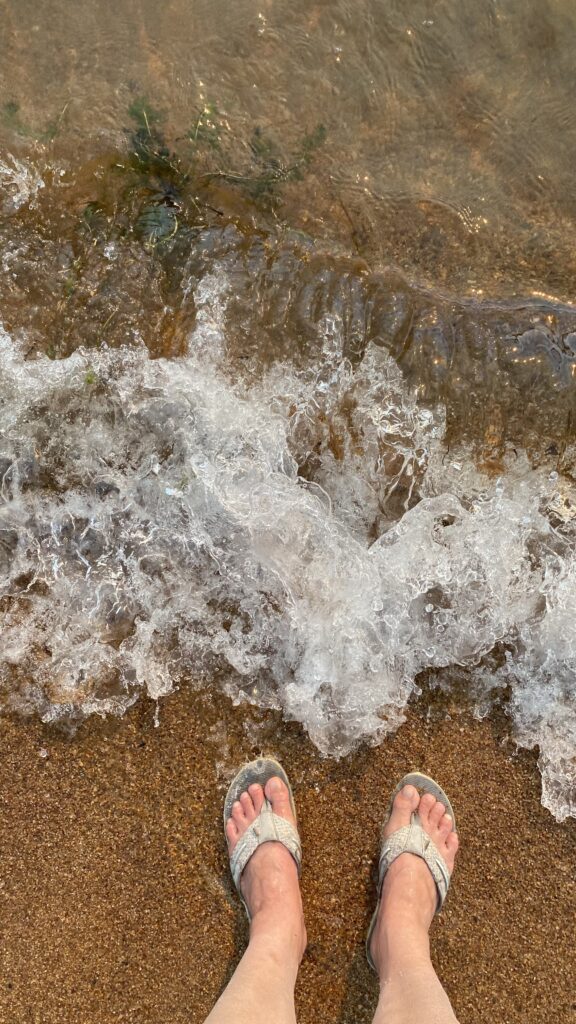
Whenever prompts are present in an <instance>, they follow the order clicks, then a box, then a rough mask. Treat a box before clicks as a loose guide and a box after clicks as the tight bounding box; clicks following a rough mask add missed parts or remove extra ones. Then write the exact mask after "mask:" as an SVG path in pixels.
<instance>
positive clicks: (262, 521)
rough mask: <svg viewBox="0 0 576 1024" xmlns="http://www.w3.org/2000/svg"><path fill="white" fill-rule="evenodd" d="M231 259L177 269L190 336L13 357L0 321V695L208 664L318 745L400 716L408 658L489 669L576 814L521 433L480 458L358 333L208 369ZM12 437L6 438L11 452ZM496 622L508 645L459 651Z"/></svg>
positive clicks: (562, 648)
mask: <svg viewBox="0 0 576 1024" xmlns="http://www.w3.org/2000/svg"><path fill="white" fill-rule="evenodd" d="M228 291H229V287H228V282H227V281H226V279H225V278H224V277H223V275H222V274H221V273H219V272H218V271H216V272H215V273H214V274H213V275H212V276H211V277H210V278H209V279H205V280H204V282H203V285H202V287H201V289H199V290H197V293H196V295H195V301H196V306H197V309H199V317H198V323H197V328H196V331H195V333H194V334H193V336H192V337H191V339H190V346H189V354H188V355H187V356H186V357H185V358H183V359H179V360H174V361H167V360H163V359H159V360H156V361H153V360H150V359H149V358H148V356H147V353H146V352H144V351H137V352H136V351H133V350H127V349H121V350H115V351H106V350H103V351H99V352H90V353H88V352H82V351H80V352H76V353H75V354H74V355H73V356H71V357H70V358H69V359H66V360H62V361H50V360H49V359H46V358H39V359H37V360H35V361H28V362H25V361H24V360H23V359H22V357H21V355H20V354H19V352H18V350H17V347H16V346H15V345H14V343H13V342H12V340H11V339H10V338H9V336H8V335H7V334H6V332H2V333H0V350H1V351H0V395H1V399H2V402H1V406H0V459H1V458H2V457H4V463H3V464H2V465H3V469H2V477H3V479H2V489H1V494H2V503H1V504H0V583H1V590H0V594H4V595H10V596H11V597H12V601H11V602H9V606H8V611H7V612H6V614H5V619H4V624H3V631H2V638H1V642H0V683H1V684H2V686H3V690H4V692H5V693H6V698H5V700H6V703H7V704H9V705H10V706H13V707H20V708H22V709H25V708H26V709H30V708H33V709H36V710H38V711H39V713H40V714H41V715H42V717H43V718H44V719H45V720H52V719H54V718H57V717H61V716H69V715H77V714H80V715H83V714H89V713H92V712H98V713H107V712H116V713H121V712H122V711H123V710H124V709H125V708H127V707H128V706H129V705H130V704H131V703H132V702H133V701H134V700H135V699H137V697H138V694H139V693H140V692H141V691H142V690H144V689H146V690H147V691H148V693H149V694H150V695H151V696H152V697H153V698H155V699H158V698H160V697H161V696H162V695H163V694H166V693H167V692H169V691H170V690H171V689H172V688H173V687H174V685H176V684H177V683H179V682H182V681H185V680H187V679H192V680H194V681H195V682H197V683H204V684H205V685H210V684H211V683H212V681H213V679H214V676H215V672H216V671H217V672H218V675H219V677H223V678H224V681H225V685H226V686H227V688H228V690H229V692H230V693H231V694H232V695H233V696H234V698H235V699H238V700H243V699H250V700H252V701H254V702H257V703H260V704H261V705H264V706H273V707H281V708H282V709H283V711H284V713H285V715H286V716H287V717H289V718H294V719H297V720H298V721H300V722H302V723H303V724H304V725H305V727H306V728H307V730H308V732H309V733H310V736H311V737H312V739H313V741H314V742H315V743H316V744H317V746H318V747H319V748H320V749H321V750H322V751H325V752H326V753H330V754H335V755H337V756H340V755H342V754H345V753H346V752H348V751H349V750H351V749H352V748H353V746H354V745H355V744H356V743H357V742H358V741H359V740H360V739H362V738H366V737H369V738H370V737H371V738H375V737H378V736H382V735H383V734H385V733H387V732H389V731H391V730H393V729H395V728H396V727H397V726H398V725H399V724H400V722H401V721H402V720H403V715H404V710H405V707H406V703H407V701H408V699H409V697H410V695H411V694H412V693H413V692H414V690H415V689H416V688H417V682H416V680H417V676H418V673H420V672H421V671H422V670H424V669H427V668H435V669H438V668H443V667H446V668H449V667H450V666H454V665H458V666H465V667H467V668H469V669H470V672H471V679H473V680H474V694H475V697H474V699H475V700H476V701H477V702H478V707H479V709H482V713H483V710H485V707H486V702H487V700H488V697H489V694H490V692H491V690H492V689H493V688H494V687H497V688H502V687H503V686H505V685H509V686H510V688H511V693H512V697H511V702H510V711H511V714H512V717H513V723H514V728H515V730H516V734H517V736H518V739H519V741H520V742H522V743H523V744H525V745H527V746H533V745H535V744H538V745H539V747H540V751H541V767H542V772H543V784H544V802H545V803H546V806H548V807H549V808H550V810H552V812H553V813H554V814H556V816H557V817H558V818H562V817H565V816H566V815H567V814H575V813H576V767H575V764H574V757H573V751H574V749H576V746H575V740H576V733H575V728H576V726H575V722H576V714H575V703H576V701H575V682H574V667H575V663H576V662H575V658H576V641H575V640H574V639H573V637H574V633H573V629H572V624H573V621H574V614H575V612H576V607H575V602H576V598H575V597H574V594H575V593H576V590H575V586H574V584H575V582H576V578H575V577H576V562H575V559H574V538H573V536H572V535H571V533H570V524H567V527H566V530H565V531H564V534H563V536H562V537H560V536H558V535H557V534H556V533H555V531H554V529H553V527H552V526H551V523H550V520H549V516H548V514H547V512H546V509H547V508H549V507H551V506H552V505H553V504H554V501H555V498H556V497H557V492H558V488H559V486H560V484H559V481H558V480H555V479H554V480H550V479H549V477H548V475H547V474H546V473H544V472H543V471H541V472H540V471H535V470H533V469H531V468H530V465H529V462H528V460H527V458H526V457H525V456H523V455H522V454H521V453H520V455H519V456H518V457H514V458H513V459H512V460H511V461H510V464H509V465H508V467H507V470H506V472H505V473H504V474H503V476H502V477H501V479H500V480H499V481H493V480H490V479H489V478H488V477H486V476H483V475H482V474H480V473H479V472H477V470H476V469H475V468H474V463H473V460H472V458H471V455H470V453H469V452H467V451H466V450H465V449H464V448H463V449H461V450H459V451H453V452H451V453H450V458H449V459H447V458H446V452H445V449H444V446H443V440H442V439H443V434H444V414H443V410H442V409H441V408H436V409H427V408H423V407H422V406H421V405H419V403H418V401H417V398H416V395H415V394H414V393H412V392H411V391H410V390H409V389H408V388H407V387H406V385H405V384H404V382H403V381H402V378H401V376H400V374H399V371H398V369H397V368H396V366H395V365H394V363H393V362H392V361H391V360H390V359H389V358H388V357H387V356H385V355H384V354H383V352H382V351H381V350H379V349H376V348H370V349H369V350H368V351H367V353H366V355H365V357H364V359H363V360H362V362H361V363H360V365H359V366H358V367H356V368H353V367H352V366H351V365H350V364H349V363H347V362H346V361H344V360H343V359H342V356H341V346H340V345H339V340H338V339H339V333H338V324H337V323H335V322H331V323H329V324H327V323H325V324H324V325H323V338H324V349H323V351H322V355H321V358H320V359H319V362H318V365H317V366H315V367H314V368H313V369H310V370H308V371H298V372H297V371H296V370H295V369H294V368H292V367H290V366H286V365H276V366H275V367H273V368H272V370H270V371H269V372H268V373H267V374H266V376H265V377H264V378H263V379H261V380H260V381H259V383H257V384H252V385H251V386H248V385H245V384H242V382H241V381H239V380H238V379H237V374H236V373H232V371H231V370H230V369H227V366H228V365H229V360H228V357H227V354H226V339H227V328H226V308H225V303H226V295H227V294H228ZM8 460H9V463H8ZM497 644H500V645H505V647H506V649H507V651H508V657H507V661H506V663H505V664H504V665H503V667H502V668H500V669H497V670H496V669H487V668H486V666H485V665H484V664H483V662H482V659H483V658H484V657H485V656H486V655H488V654H489V652H490V651H492V650H493V648H494V647H495V645H497Z"/></svg>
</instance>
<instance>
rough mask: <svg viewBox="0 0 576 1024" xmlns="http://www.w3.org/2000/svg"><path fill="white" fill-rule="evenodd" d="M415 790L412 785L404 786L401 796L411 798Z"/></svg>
mask: <svg viewBox="0 0 576 1024" xmlns="http://www.w3.org/2000/svg"><path fill="white" fill-rule="evenodd" d="M415 792H416V791H415V789H414V786H404V789H403V790H402V796H404V797H406V799H407V800H413V799H414V794H415Z"/></svg>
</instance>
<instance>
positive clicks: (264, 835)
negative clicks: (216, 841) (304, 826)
mask: <svg viewBox="0 0 576 1024" xmlns="http://www.w3.org/2000/svg"><path fill="white" fill-rule="evenodd" d="M273 842H275V843H282V845H283V846H285V847H286V849H287V850H288V853H290V854H291V855H292V857H293V858H294V860H295V862H296V867H297V868H298V874H300V867H301V865H302V846H301V843H300V836H299V835H298V831H297V829H296V828H295V827H294V825H293V824H292V823H291V822H290V821H286V818H281V817H280V815H279V814H274V811H273V810H272V805H271V803H270V801H269V800H264V804H263V806H262V810H261V811H260V814H259V815H258V817H257V818H256V820H255V821H253V822H252V824H251V825H250V826H249V827H248V828H247V829H246V831H245V833H244V835H243V836H240V839H239V840H238V842H237V843H236V846H235V847H234V852H233V854H232V856H231V857H230V870H231V872H232V878H233V879H234V885H235V886H236V888H237V889H238V892H240V878H241V877H242V872H243V871H244V868H245V867H246V865H247V863H248V861H249V860H250V857H251V856H252V854H253V853H256V850H257V849H258V847H259V846H262V844H263V843H273Z"/></svg>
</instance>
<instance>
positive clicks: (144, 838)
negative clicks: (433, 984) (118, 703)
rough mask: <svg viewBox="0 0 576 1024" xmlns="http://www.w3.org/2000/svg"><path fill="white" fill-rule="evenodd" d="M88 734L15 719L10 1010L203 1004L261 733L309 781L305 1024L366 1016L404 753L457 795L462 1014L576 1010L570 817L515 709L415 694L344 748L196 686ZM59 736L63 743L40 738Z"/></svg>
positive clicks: (228, 965) (449, 965)
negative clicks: (245, 769) (392, 718)
mask: <svg viewBox="0 0 576 1024" xmlns="http://www.w3.org/2000/svg"><path fill="white" fill-rule="evenodd" d="M154 710H155V708H154V705H152V704H150V703H149V702H145V701H142V702H141V703H140V704H139V705H137V706H136V707H135V708H134V709H133V710H132V711H131V712H130V713H129V714H128V715H127V716H126V717H125V718H124V719H123V720H120V721H110V720H109V721H106V722H102V721H99V720H98V721H96V720H94V721H90V722H88V723H87V724H85V725H84V726H83V727H82V728H81V730H80V731H79V732H78V733H77V735H76V736H75V737H74V738H70V737H67V736H66V735H64V734H63V733H62V732H59V731H57V730H54V729H53V728H49V727H45V726H42V725H41V724H39V723H38V722H37V721H32V720H29V721H23V720H8V719H3V720H2V721H0V735H1V744H2V757H1V759H0V794H1V796H0V800H1V819H0V820H1V828H0V863H1V865H2V870H1V876H0V928H1V934H2V940H1V941H2V945H1V957H2V963H1V970H0V1021H1V1022H2V1024H61V1022H63V1021H66V1022H67V1024H80V1022H82V1024H85V1022H94V1024H112V1022H115V1024H117V1022H138V1024H152V1022H154V1024H181V1022H182V1024H184V1022H186V1024H196V1022H201V1021H202V1020H203V1019H204V1017H205V1016H206V1014H207V1013H208V1011H209V1010H210V1008H211V1005H212V1004H213V1002H214V1000H215V999H216V997H217V995H218V993H219V991H220V989H221V987H222V986H223V984H224V983H225V981H226V979H227V978H228V976H229V974H230V972H231V970H232V969H233V967H234V965H235V963H236V962H237V959H238V957H239V955H240V953H241V950H242V948H243V943H244V941H245V936H246V926H245V921H244V918H243V914H242V912H241V910H240V907H239V905H238V901H237V899H236V898H235V896H234V895H233V894H232V891H231V888H230V881H229V876H228V870H227V861H226V856H225V851H224V845H223V839H222V826H221V806H222V800H223V796H224V792H225V789H226V785H227V781H228V779H229V778H230V776H231V774H232V773H233V771H234V769H235V768H236V766H237V765H238V763H239V762H241V761H242V760H243V759H247V758H250V757H252V756H254V755H255V754H257V753H259V752H260V751H261V750H264V751H266V752H273V753H274V754H276V756H278V757H279V758H280V759H281V760H283V762H284V763H285V765H286V767H287V769H288V770H289V772H290V775H291V777H292V779H293V782H294V788H295V793H296V799H297V804H298V809H299V814H300V824H301V831H302V836H303V843H304V854H305V866H304V875H303V893H304V903H305V910H306V917H307V925H308V935H309V940H310V944H309V948H308V951H307V953H306V957H305V959H304V962H303V965H302V970H301V974H300V979H299V984H298V989H297V1004H298V1015H299V1021H300V1024H312V1022H313V1024H328V1022H330V1024H335V1022H338V1024H364V1022H367V1021H370V1019H371V1015H372V1013H373V1011H374V1007H375V1002H376V985H375V982H374V979H373V977H372V975H371V973H370V971H369V969H368V967H367V964H366V961H365V956H364V938H365V933H366V928H367V925H368V921H369V917H370V914H371V910H372V907H373V902H374V871H375V867H376V856H377V848H378V828H379V821H380V818H381V815H382V808H383V806H384V804H385V801H386V798H387V794H388V792H389V789H390V787H391V784H392V783H394V782H395V781H396V780H397V778H398V777H399V776H400V775H401V774H402V773H404V772H405V771H406V770H408V769H410V768H414V767H420V768H422V769H424V770H426V771H427V772H429V773H431V774H433V775H435V776H437V777H438V779H439V780H440V781H441V782H442V783H443V784H444V785H445V786H446V788H447V789H448V791H449V793H450V795H451V797H452V798H453V802H454V807H455V811H456V814H457V818H458V823H459V830H460V834H461V839H462V852H461V854H460V858H459V864H458V867H457V871H456V875H455V878H454V882H453V886H452V890H451V892H450V896H449V898H448V901H447V904H446V907H445V910H444V912H443V913H442V915H441V917H440V918H439V919H437V921H436V923H435V925H434V931H433V951H434V959H435V962H436V964H437V966H438V970H439V973H440V976H441V978H442V979H443V981H444V983H445V985H446V988H447V990H448V992H449V994H450V997H451V999H452V1001H453V1005H454V1007H455V1010H456V1013H457V1015H458V1017H459V1020H460V1021H461V1024H477V1022H478V1021H493V1022H494V1024H496V1022H498V1024H512V1022H517V1021H519V1020H522V1021H523V1024H536V1022H538V1024H544V1022H545V1021H546V1022H548V1021H549V1020H554V1021H555V1022H557V1024H563V1022H566V1024H568V1022H570V1021H573V1020H576V962H575V958H574V920H575V908H576V891H575V890H576V885H575V874H576V870H575V869H576V822H573V821H571V822H568V823H567V824H564V825H559V824H557V823H556V822H555V821H554V820H553V818H552V817H551V816H550V814H549V813H548V812H547V811H545V810H544V809H543V808H542V807H541V805H540V799H539V795H540V793H539V789H540V787H539V776H538V772H537V768H536V762H535V758H534V757H533V756H532V755H530V754H526V753H522V754H520V755H517V754H516V753H515V748H514V747H513V745H511V744H510V742H509V741H507V739H506V727H505V723H504V721H502V722H500V721H498V720H492V721H488V720H485V721H483V722H475V721H474V720H472V719H471V718H470V717H469V716H468V715H467V713H466V712H465V711H464V710H462V709H459V708H457V707H449V706H444V708H443V710H442V713H441V714H440V715H438V716H437V717H436V721H433V720H430V716H426V714H425V709H424V708H423V707H422V706H420V707H415V708H413V709H411V711H410V715H409V718H408V721H407V722H406V724H405V725H404V726H403V727H402V728H401V729H400V731H399V732H398V733H397V735H396V736H394V737H393V738H391V739H389V740H388V741H386V742H384V743H383V744H382V745H381V746H380V747H378V748H376V749H368V748H363V749H362V750H360V751H359V752H358V753H357V754H356V755H354V756H353V757H350V758H347V759H345V760H343V761H341V762H339V763H336V762H334V761H331V760H324V759H321V758H320V757H319V756H318V754H317V752H316V751H315V750H314V749H313V748H312V746H311V745H310V743H309V742H308V741H307V740H306V738H305V736H304V735H303V733H302V732H301V730H300V729H299V728H298V727H297V726H294V725H285V724H282V723H281V722H280V719H279V716H278V715H276V714H275V713H270V712H268V713H263V712H257V711H254V710H252V709H237V708H232V706H231V704H230V703H229V702H228V700H227V699H226V698H220V697H218V698H217V699H212V698H209V697H207V695H205V694H202V693H198V692H196V693H195V692H193V691H192V690H186V691H181V692H179V693H177V694H174V695H173V696H172V697H170V698H168V699H166V700H165V701H164V702H163V703H162V705H161V708H160V727H159V728H154ZM43 753H44V754H46V753H47V755H48V756H42V755H43Z"/></svg>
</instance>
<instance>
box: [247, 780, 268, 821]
mask: <svg viewBox="0 0 576 1024" xmlns="http://www.w3.org/2000/svg"><path fill="white" fill-rule="evenodd" d="M248 792H249V794H250V796H251V798H252V803H253V804H254V810H255V811H256V814H260V811H261V810H262V806H263V804H264V790H263V789H262V786H261V785H260V784H259V783H258V782H253V783H252V785H251V786H248Z"/></svg>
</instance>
